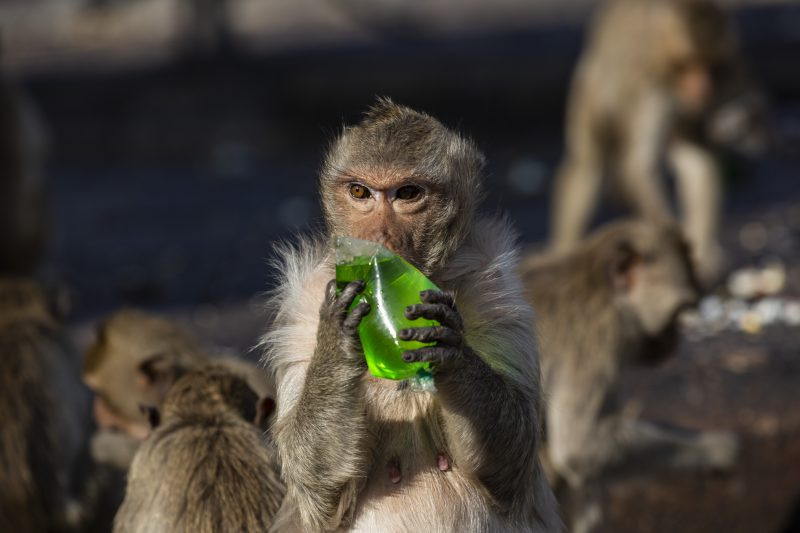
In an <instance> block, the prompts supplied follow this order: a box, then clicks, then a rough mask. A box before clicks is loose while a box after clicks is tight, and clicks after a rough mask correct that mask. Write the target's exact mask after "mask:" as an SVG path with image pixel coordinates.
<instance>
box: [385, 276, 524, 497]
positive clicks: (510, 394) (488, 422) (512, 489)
mask: <svg viewBox="0 0 800 533" xmlns="http://www.w3.org/2000/svg"><path fill="white" fill-rule="evenodd" d="M421 298H422V302H423V303H422V304H417V305H412V306H409V308H408V309H407V310H406V316H407V317H408V318H409V319H412V320H413V319H415V318H419V317H424V318H427V319H433V320H438V321H439V322H440V324H442V325H441V326H436V327H427V328H425V327H423V328H410V329H406V330H402V331H400V332H399V336H400V338H401V339H403V340H417V341H421V342H437V345H436V346H431V347H426V348H420V349H417V350H413V351H410V352H406V354H404V359H405V360H406V361H429V362H432V363H433V365H434V368H435V374H434V376H435V383H436V388H437V391H438V399H439V402H440V404H441V406H442V419H443V423H444V429H445V432H446V435H447V439H448V445H449V450H448V451H449V452H450V453H451V455H452V456H453V460H454V463H455V464H457V465H458V466H459V467H460V468H462V469H463V470H465V471H467V472H471V473H473V474H474V475H475V476H476V477H477V478H478V479H479V480H480V481H481V483H482V484H483V485H484V487H486V489H487V490H488V492H489V493H490V494H491V496H492V497H493V499H494V501H495V503H496V504H497V505H498V506H499V507H500V509H501V510H503V511H506V512H507V511H510V510H511V508H512V505H513V504H514V503H515V501H517V500H516V498H517V497H518V496H519V495H520V494H529V493H530V490H529V487H530V486H531V485H532V484H533V483H534V482H535V470H536V467H537V464H538V463H537V461H538V459H537V454H536V448H537V446H536V443H537V440H538V436H539V435H538V429H537V428H538V426H537V420H536V416H535V415H536V413H537V406H536V403H535V400H534V398H535V395H534V394H533V393H532V392H531V391H529V390H526V389H524V388H523V387H522V386H520V385H517V384H515V383H514V382H512V381H511V380H509V379H507V378H506V377H504V376H502V375H501V374H499V373H497V372H495V371H494V370H493V369H492V368H491V367H490V366H489V365H488V364H486V362H485V361H484V360H483V359H482V358H481V357H480V356H479V355H478V354H477V353H476V352H475V351H474V350H473V349H472V348H470V347H469V346H467V345H466V344H465V342H464V338H463V334H462V332H461V330H462V327H463V325H462V321H461V317H460V315H459V314H458V312H457V311H456V309H455V307H454V305H453V298H452V296H451V295H449V294H447V293H442V292H438V291H423V292H422V293H421Z"/></svg>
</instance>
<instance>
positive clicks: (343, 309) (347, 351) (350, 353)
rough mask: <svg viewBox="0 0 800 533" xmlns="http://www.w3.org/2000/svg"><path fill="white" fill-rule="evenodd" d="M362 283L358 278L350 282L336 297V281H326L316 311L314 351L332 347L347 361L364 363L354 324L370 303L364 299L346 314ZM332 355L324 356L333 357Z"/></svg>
mask: <svg viewBox="0 0 800 533" xmlns="http://www.w3.org/2000/svg"><path fill="white" fill-rule="evenodd" d="M365 286H366V284H365V283H364V282H363V281H361V280H356V281H351V282H350V283H348V284H347V286H346V287H345V288H344V289H343V290H342V292H341V294H339V295H338V296H337V295H336V280H335V279H332V280H331V281H330V282H329V283H328V286H327V287H326V288H325V300H324V301H323V302H322V306H321V307H320V310H319V327H318V329H317V352H320V351H323V352H327V351H329V350H330V349H331V348H334V350H335V354H341V355H344V356H345V358H346V359H348V360H350V361H353V362H358V363H361V365H366V362H365V360H364V356H363V355H362V353H361V341H360V340H359V338H358V325H359V324H360V323H361V319H362V318H364V317H365V316H366V315H367V313H369V309H370V305H369V303H368V302H360V303H359V304H358V305H356V306H355V307H354V308H353V310H352V311H350V313H348V312H347V310H348V309H349V308H350V306H351V305H352V304H353V301H354V300H355V299H356V297H357V296H358V295H359V294H361V292H362V291H363V290H364V287H365ZM335 354H325V355H326V356H327V355H332V356H335Z"/></svg>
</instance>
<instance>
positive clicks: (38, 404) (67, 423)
mask: <svg viewBox="0 0 800 533" xmlns="http://www.w3.org/2000/svg"><path fill="white" fill-rule="evenodd" d="M79 369H80V357H79V354H78V352H77V350H76V349H75V348H74V346H72V344H71V342H70V341H69V337H68V336H67V334H66V332H65V330H64V329H63V328H62V326H61V324H60V317H59V316H58V315H57V313H56V310H55V307H54V306H53V301H52V299H51V298H50V297H49V295H48V293H47V291H45V289H44V288H43V287H42V286H41V285H40V284H39V283H38V282H37V281H35V280H33V279H30V278H24V277H2V278H0V427H2V431H0V530H2V531H21V532H29V531H30V532H39V531H65V530H69V529H72V528H73V527H76V526H77V525H78V524H79V522H80V519H81V506H80V502H79V498H80V491H81V479H80V474H81V472H80V466H81V465H82V464H83V463H82V462H81V461H82V459H83V458H84V457H85V454H84V452H85V449H86V443H87V441H88V437H89V434H90V432H91V412H90V408H91V404H90V396H89V391H88V390H86V389H85V387H84V386H83V384H82V383H81V381H80V374H79Z"/></svg>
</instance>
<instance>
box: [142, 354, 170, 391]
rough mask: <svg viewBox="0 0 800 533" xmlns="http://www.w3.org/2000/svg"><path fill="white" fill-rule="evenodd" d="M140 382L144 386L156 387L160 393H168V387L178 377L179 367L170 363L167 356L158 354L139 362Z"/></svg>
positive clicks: (147, 387)
mask: <svg viewBox="0 0 800 533" xmlns="http://www.w3.org/2000/svg"><path fill="white" fill-rule="evenodd" d="M137 371H138V376H137V377H138V382H139V384H140V386H141V387H142V388H146V389H156V391H157V392H158V393H159V395H161V396H163V395H164V394H166V393H167V389H169V387H170V386H171V385H172V383H174V382H175V380H176V379H178V373H177V369H176V368H175V366H174V365H172V364H170V363H169V361H168V360H167V356H166V355H164V354H157V355H153V356H151V357H148V358H147V359H145V360H144V361H142V362H141V363H139V368H138V369H137Z"/></svg>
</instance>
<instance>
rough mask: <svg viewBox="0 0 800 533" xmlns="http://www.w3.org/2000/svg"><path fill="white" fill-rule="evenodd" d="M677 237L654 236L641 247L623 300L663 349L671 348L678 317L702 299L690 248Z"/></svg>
mask: <svg viewBox="0 0 800 533" xmlns="http://www.w3.org/2000/svg"><path fill="white" fill-rule="evenodd" d="M673 233H674V232H672V231H670V232H669V234H668V235H664V234H662V235H651V236H650V238H648V239H647V240H646V241H644V242H641V243H638V246H637V248H638V250H637V251H636V252H635V259H634V260H633V261H632V262H631V264H630V266H629V267H628V268H629V272H628V273H627V276H628V278H629V280H630V281H629V283H628V285H627V287H626V290H625V294H624V296H623V299H624V302H625V304H624V305H625V306H626V307H627V309H628V311H629V312H631V313H633V314H634V315H635V316H636V317H637V319H638V320H637V322H638V323H639V324H640V327H641V330H642V333H643V334H644V335H645V337H647V338H649V339H651V340H652V341H653V342H654V343H655V344H657V345H660V346H661V345H663V346H668V345H670V344H671V342H672V340H670V337H671V336H674V333H675V325H676V321H677V318H678V315H679V314H680V313H681V312H682V311H683V310H685V309H687V308H689V307H691V306H693V305H695V304H696V303H697V301H698V299H699V297H700V292H699V289H698V284H697V281H696V279H695V276H694V273H693V271H692V267H691V264H690V261H689V254H688V248H687V246H686V245H685V244H684V242H683V239H682V238H681V237H680V236H678V235H673Z"/></svg>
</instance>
